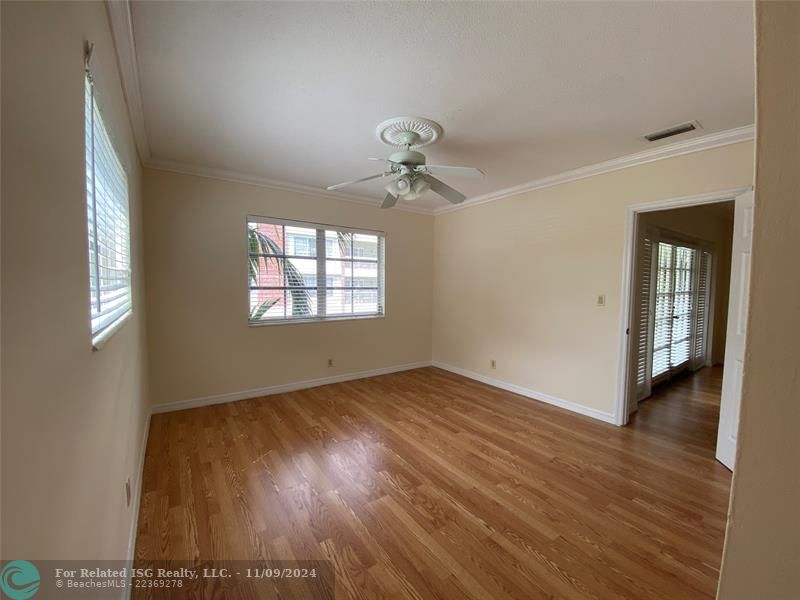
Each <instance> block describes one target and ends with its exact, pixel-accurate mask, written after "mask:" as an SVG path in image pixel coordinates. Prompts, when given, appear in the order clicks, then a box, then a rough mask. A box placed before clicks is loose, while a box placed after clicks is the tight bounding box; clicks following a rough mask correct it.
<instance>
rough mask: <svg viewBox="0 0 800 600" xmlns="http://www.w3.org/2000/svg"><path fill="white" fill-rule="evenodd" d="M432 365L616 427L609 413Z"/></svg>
mask: <svg viewBox="0 0 800 600" xmlns="http://www.w3.org/2000/svg"><path fill="white" fill-rule="evenodd" d="M432 365H433V366H434V367H438V368H439V369H444V370H445V371H450V372H451V373H455V374H456V375H461V376H462V377H468V378H469V379H474V380H475V381H480V382H481V383H485V384H487V385H491V386H493V387H496V388H500V389H501V390H506V391H508V392H514V393H515V394H519V395H520V396H525V397H527V398H531V399H533V400H538V401H539V402H544V403H546V404H552V405H553V406H557V407H558V408H563V409H565V410H569V411H571V412H574V413H578V414H580V415H584V416H586V417H591V418H593V419H597V420H598V421H603V422H604V423H611V424H612V425H616V422H615V419H614V415H613V414H611V413H607V412H603V411H601V410H597V409H595V408H589V407H587V406H583V405H581V404H576V403H574V402H570V401H569V400H562V399H561V398H556V397H555V396H551V395H550V394H545V393H542V392H537V391H535V390H530V389H528V388H524V387H522V386H519V385H515V384H513V383H508V382H505V381H501V380H499V379H493V378H491V377H486V376H485V375H481V374H480V373H476V372H475V371H468V370H467V369H462V368H460V367H454V366H453V365H448V364H447V363H443V362H439V361H438V360H434V361H433V362H432Z"/></svg>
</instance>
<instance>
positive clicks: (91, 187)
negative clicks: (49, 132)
mask: <svg viewBox="0 0 800 600" xmlns="http://www.w3.org/2000/svg"><path fill="white" fill-rule="evenodd" d="M84 114H85V134H86V206H87V215H88V233H89V314H90V316H91V324H92V325H91V328H92V343H93V344H94V345H95V346H97V344H98V343H99V342H100V341H102V340H103V339H105V338H107V337H108V336H109V335H110V334H111V333H112V332H113V331H114V330H115V329H116V328H117V327H118V326H119V325H121V324H122V323H123V322H124V320H125V319H126V318H127V317H128V315H129V314H130V313H131V268H130V264H131V263H130V224H129V223H130V222H129V215H128V178H127V176H126V174H125V171H124V169H123V168H122V163H120V161H119V157H118V156H117V153H116V152H115V151H114V147H113V146H112V145H111V140H110V139H109V136H108V132H107V131H106V128H105V125H104V124H103V118H102V116H101V115H100V111H99V110H98V108H97V101H96V100H95V97H94V86H93V84H92V81H91V78H90V77H88V76H87V78H86V82H85V113H84Z"/></svg>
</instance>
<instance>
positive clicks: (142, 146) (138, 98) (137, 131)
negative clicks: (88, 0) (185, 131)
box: [106, 0, 150, 163]
mask: <svg viewBox="0 0 800 600" xmlns="http://www.w3.org/2000/svg"><path fill="white" fill-rule="evenodd" d="M106 7H107V9H108V19H109V22H110V24H111V35H112V37H113V38H114V47H115V49H116V52H117V64H118V66H119V73H120V78H121V79H122V89H123V92H124V93H125V103H126V104H127V105H128V118H129V119H130V122H131V128H132V129H133V138H134V140H135V141H136V150H137V151H138V153H139V160H140V161H142V163H144V162H146V161H148V160H149V159H150V144H149V143H148V141H147V130H146V129H145V126H144V108H143V107H142V93H141V86H140V85H139V63H138V62H137V60H136V44H135V42H134V38H133V20H132V18H131V6H130V2H129V1H128V0H119V1H110V2H106Z"/></svg>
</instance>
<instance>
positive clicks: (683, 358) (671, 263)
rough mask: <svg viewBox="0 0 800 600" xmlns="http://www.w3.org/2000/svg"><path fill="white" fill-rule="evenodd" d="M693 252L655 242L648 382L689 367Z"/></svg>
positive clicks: (694, 279)
mask: <svg viewBox="0 0 800 600" xmlns="http://www.w3.org/2000/svg"><path fill="white" fill-rule="evenodd" d="M697 253H698V251H697V250H696V249H695V248H690V247H688V246H679V245H677V244H671V243H669V242H663V241H660V242H659V243H658V246H657V256H656V269H657V270H656V277H655V282H656V293H655V315H654V319H653V362H652V372H651V374H650V377H651V380H652V383H658V382H659V381H661V380H662V379H665V378H667V377H670V376H671V375H674V374H675V373H677V372H679V371H682V370H683V369H685V368H687V367H688V366H689V360H690V358H691V354H692V352H691V351H692V341H693V340H692V337H693V333H694V331H693V329H694V327H693V324H694V320H695V312H696V310H695V309H696V295H697V277H696V273H697V269H696V265H697Z"/></svg>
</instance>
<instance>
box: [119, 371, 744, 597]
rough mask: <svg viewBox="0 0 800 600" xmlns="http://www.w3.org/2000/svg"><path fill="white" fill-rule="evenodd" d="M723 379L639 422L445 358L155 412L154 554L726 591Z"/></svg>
mask: <svg viewBox="0 0 800 600" xmlns="http://www.w3.org/2000/svg"><path fill="white" fill-rule="evenodd" d="M720 387H721V369H704V370H702V371H700V372H698V373H697V374H696V375H694V376H693V377H691V378H687V379H684V380H681V381H678V382H677V383H676V384H674V385H673V386H671V387H670V388H669V389H667V390H664V391H663V392H658V393H657V394H655V395H654V397H653V398H651V399H650V400H647V401H646V402H644V403H643V404H642V406H641V409H640V411H639V413H638V414H637V415H636V416H635V418H634V419H633V422H632V423H631V425H630V426H628V427H625V428H619V427H615V426H613V425H607V424H604V423H600V422H597V421H594V420H592V419H589V418H587V417H582V416H579V415H575V414H573V413H569V412H566V411H563V410H560V409H557V408H554V407H551V406H549V405H546V404H542V403H538V402H535V401H532V400H529V399H527V398H523V397H520V396H517V395H515V394H511V393H508V392H505V391H502V390H499V389H496V388H492V387H489V386H486V385H483V384H481V383H478V382H475V381H472V380H469V379H465V378H463V377H460V376H458V375H454V374H451V373H448V372H446V371H442V370H439V369H435V368H425V369H418V370H414V371H406V372H403V373H397V374H392V375H385V376H381V377H375V378H371V379H363V380H358V381H352V382H347V383H340V384H334V385H328V386H324V387H319V388H314V389H309V390H304V391H298V392H292V393H288V394H282V395H277V396H270V397H266V398H260V399H254V400H244V401H241V402H234V403H229V404H223V405H217V406H210V407H205V408H199V409H193V410H185V411H181V412H174V413H167V414H159V415H154V416H153V420H152V424H151V430H150V438H149V442H148V447H147V456H146V462H145V472H144V481H143V495H142V502H141V508H140V516H139V529H138V534H137V543H136V556H137V558H138V559H139V560H141V561H146V560H159V559H173V560H174V559H186V560H200V559H264V560H277V559H298V560H299V559H320V560H330V561H331V564H332V565H333V568H334V570H335V574H336V590H335V594H336V598H337V599H341V600H348V599H362V598H386V599H394V598H397V599H402V598H409V599H415V600H428V599H442V600H445V599H450V598H473V599H476V600H477V599H481V600H489V599H517V600H531V599H537V598H559V599H568V600H570V599H575V600H578V599H586V598H595V599H602V600H606V599H609V600H610V599H637V600H642V599H647V600H680V599H684V598H685V599H702V598H713V597H714V594H715V590H716V584H717V576H718V567H719V562H720V556H721V551H722V542H723V535H724V527H725V518H726V512H727V507H728V493H729V485H730V473H729V472H728V471H727V470H726V469H725V468H724V467H723V466H722V465H720V464H718V463H717V462H716V461H715V460H714V443H715V436H716V423H717V419H718V414H719V393H720ZM136 591H137V592H138V593H135V594H134V597H137V598H144V597H148V598H149V597H158V598H160V597H167V596H160V595H158V593H154V592H153V591H152V590H150V591H148V592H145V591H142V590H136ZM277 596H278V595H277V594H275V597H277ZM170 597H172V596H170ZM176 597H177V596H176ZM186 597H190V596H186ZM204 597H205V596H204ZM209 597H210V596H209ZM215 597H220V598H232V597H234V596H233V595H232V594H223V595H220V596H215ZM237 597H238V596H237ZM242 597H244V595H243V596H242ZM247 597H248V598H250V597H262V596H258V595H254V596H247ZM263 597H267V596H263ZM270 597H272V596H270ZM295 597H306V598H311V597H314V598H316V597H322V596H319V595H314V594H313V593H311V592H309V593H308V594H306V595H305V596H304V595H303V594H302V593H301V594H299V595H296V596H295Z"/></svg>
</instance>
